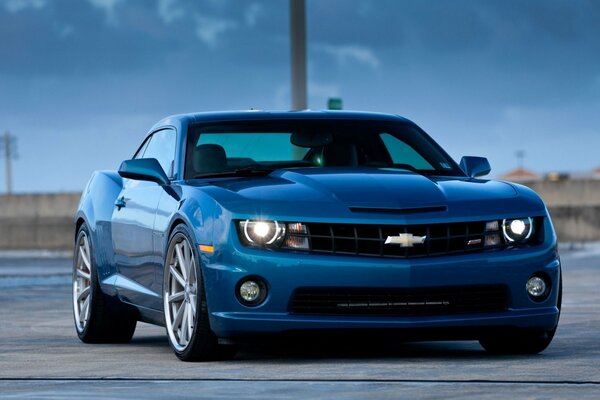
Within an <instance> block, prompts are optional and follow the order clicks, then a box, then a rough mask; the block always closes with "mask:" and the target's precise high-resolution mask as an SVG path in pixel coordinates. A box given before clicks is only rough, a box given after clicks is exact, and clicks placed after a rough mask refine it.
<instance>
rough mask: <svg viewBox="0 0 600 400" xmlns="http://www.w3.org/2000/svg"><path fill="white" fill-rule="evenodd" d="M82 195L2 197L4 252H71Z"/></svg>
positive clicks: (0, 246)
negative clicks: (76, 211)
mask: <svg viewBox="0 0 600 400" xmlns="http://www.w3.org/2000/svg"><path fill="white" fill-rule="evenodd" d="M80 197H81V194H80V193H56V194H20V195H11V196H0V249H2V250H6V249H9V250H28V249H49V250H71V247H72V246H73V235H74V233H73V216H74V215H75V210H76V209H77V205H78V204H79V198H80Z"/></svg>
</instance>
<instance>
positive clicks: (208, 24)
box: [195, 14, 238, 48]
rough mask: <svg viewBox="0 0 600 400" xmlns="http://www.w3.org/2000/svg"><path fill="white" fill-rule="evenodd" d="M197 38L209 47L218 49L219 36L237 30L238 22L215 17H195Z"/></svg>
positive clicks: (197, 15)
mask: <svg viewBox="0 0 600 400" xmlns="http://www.w3.org/2000/svg"><path fill="white" fill-rule="evenodd" d="M195 19H196V36H198V39H200V40H201V41H202V42H203V43H205V44H206V45H207V46H209V47H212V48H214V47H216V46H217V43H218V41H219V36H221V35H222V34H224V33H225V32H227V31H230V30H234V29H236V28H237V26H238V24H237V22H235V21H233V20H230V19H224V18H219V17H214V16H204V15H199V14H196V15H195Z"/></svg>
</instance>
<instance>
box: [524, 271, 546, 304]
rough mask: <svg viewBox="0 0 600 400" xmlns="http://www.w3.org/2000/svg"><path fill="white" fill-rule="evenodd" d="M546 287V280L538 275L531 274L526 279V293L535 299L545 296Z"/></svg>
mask: <svg viewBox="0 0 600 400" xmlns="http://www.w3.org/2000/svg"><path fill="white" fill-rule="evenodd" d="M547 289H548V287H547V285H546V281H544V279H542V278H540V277H539V276H532V277H531V278H529V280H528V281H527V293H529V295H530V296H531V297H533V298H535V299H540V298H541V297H542V296H545V295H546V291H547Z"/></svg>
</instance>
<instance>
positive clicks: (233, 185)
mask: <svg viewBox="0 0 600 400" xmlns="http://www.w3.org/2000/svg"><path fill="white" fill-rule="evenodd" d="M202 186H203V190H204V191H205V192H207V193H208V194H210V195H211V196H212V197H213V198H214V199H215V200H216V201H217V202H218V203H219V204H220V205H221V206H222V207H223V208H225V209H228V210H230V211H232V212H234V213H237V214H249V215H256V214H257V213H258V214H259V215H265V216H266V215H274V216H275V215H290V216H292V215H298V216H307V215H315V216H321V217H331V216H332V215H334V216H343V214H347V215H348V216H349V215H352V216H354V217H356V216H357V215H361V214H369V213H388V214H398V215H406V214H419V213H437V214H439V213H446V214H448V215H456V216H458V215H462V216H465V215H473V216H474V215H482V214H485V215H488V214H490V213H497V212H504V213H506V212H508V213H511V212H512V213H522V212H525V211H527V212H529V213H531V212H533V211H534V210H535V211H536V212H543V210H544V209H545V208H544V205H543V203H542V202H541V200H539V198H537V196H535V195H533V196H532V195H531V193H532V192H531V193H529V192H525V193H521V191H520V190H519V189H518V187H516V186H514V185H512V184H509V183H506V182H499V181H492V180H482V179H469V178H466V177H428V176H423V175H420V174H417V173H413V172H409V171H404V170H389V169H374V168H364V169H363V168H326V169H325V168H306V169H294V170H278V171H274V172H273V173H271V174H270V175H267V176H261V177H246V178H232V179H231V178H230V179H214V180H212V181H211V182H210V184H206V182H204V183H203V184H202Z"/></svg>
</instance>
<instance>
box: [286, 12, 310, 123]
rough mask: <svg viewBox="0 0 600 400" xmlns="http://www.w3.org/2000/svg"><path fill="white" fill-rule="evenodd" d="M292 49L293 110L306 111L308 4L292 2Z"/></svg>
mask: <svg viewBox="0 0 600 400" xmlns="http://www.w3.org/2000/svg"><path fill="white" fill-rule="evenodd" d="M290 49H291V64H292V110H294V111H297V110H305V109H306V108H308V104H307V101H306V3H305V0H290Z"/></svg>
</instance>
